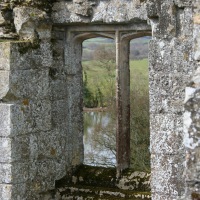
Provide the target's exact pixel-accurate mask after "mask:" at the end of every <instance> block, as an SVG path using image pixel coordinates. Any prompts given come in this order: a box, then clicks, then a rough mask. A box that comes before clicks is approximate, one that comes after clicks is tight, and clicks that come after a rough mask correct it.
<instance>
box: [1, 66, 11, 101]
mask: <svg viewBox="0 0 200 200" xmlns="http://www.w3.org/2000/svg"><path fill="white" fill-rule="evenodd" d="M9 76H10V73H9V71H1V70H0V99H3V98H4V97H5V96H6V95H7V94H8V91H9V86H10V85H9Z"/></svg>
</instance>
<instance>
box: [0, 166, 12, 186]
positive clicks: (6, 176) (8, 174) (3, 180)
mask: <svg viewBox="0 0 200 200" xmlns="http://www.w3.org/2000/svg"><path fill="white" fill-rule="evenodd" d="M11 168H12V165H11V164H6V163H1V164H0V184H9V183H11V182H12V170H11Z"/></svg>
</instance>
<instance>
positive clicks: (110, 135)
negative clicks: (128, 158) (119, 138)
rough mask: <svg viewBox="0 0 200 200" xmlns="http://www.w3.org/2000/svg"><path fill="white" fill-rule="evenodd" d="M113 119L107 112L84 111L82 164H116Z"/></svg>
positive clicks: (107, 165) (106, 165)
mask: <svg viewBox="0 0 200 200" xmlns="http://www.w3.org/2000/svg"><path fill="white" fill-rule="evenodd" d="M115 138H116V137H115V119H114V117H112V115H111V114H110V113H109V112H94V111H92V112H84V156H85V158H84V164H87V165H92V166H104V167H110V166H115V165H116V141H115Z"/></svg>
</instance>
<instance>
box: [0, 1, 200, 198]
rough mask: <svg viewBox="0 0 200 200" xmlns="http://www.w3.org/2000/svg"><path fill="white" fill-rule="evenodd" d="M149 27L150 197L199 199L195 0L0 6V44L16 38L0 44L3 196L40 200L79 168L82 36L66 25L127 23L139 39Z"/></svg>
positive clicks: (198, 4)
mask: <svg viewBox="0 0 200 200" xmlns="http://www.w3.org/2000/svg"><path fill="white" fill-rule="evenodd" d="M147 21H148V23H149V24H151V27H152V36H153V37H152V40H151V42H150V45H149V47H150V53H149V85H150V115H151V116H150V118H151V154H152V184H151V187H152V199H153V200H172V199H173V200H178V199H180V198H181V197H182V199H184V200H189V199H191V200H192V199H195V198H196V199H198V197H199V196H198V195H199V193H200V191H199V188H200V185H199V173H200V172H199V151H200V150H199V106H200V105H199V101H200V99H199V82H200V81H199V61H200V34H199V33H200V1H199V0H194V1H191V0H160V1H157V0H147V1H142V0H134V1H129V0H125V1H120V0H110V1H104V0H101V1H97V0H84V1H83V0H73V1H72V0H68V1H66V0H65V1H64V0H59V1H54V0H49V1H43V0H14V1H9V0H2V1H1V2H0V38H3V39H19V38H20V40H22V41H15V42H5V41H4V42H1V43H0V148H1V151H0V163H1V164H0V199H3V200H7V199H8V200H11V199H13V200H15V199H20V200H25V199H26V200H29V199H31V200H32V199H39V193H40V192H46V191H48V190H50V189H53V188H54V183H55V180H57V179H61V178H62V177H63V176H64V175H65V174H66V171H67V170H69V169H70V168H71V167H73V166H75V165H78V164H80V163H81V162H82V161H83V140H82V133H83V115H82V100H81V99H82V98H81V96H82V84H83V83H82V74H81V73H82V72H81V70H82V69H81V42H82V41H83V40H84V39H86V38H89V36H87V37H85V38H82V39H80V40H74V38H75V37H76V35H75V34H76V33H77V34H80V33H79V31H80V30H78V29H76V31H74V32H73V31H72V32H70V31H69V29H70V26H71V25H74V24H81V25H82V27H83V26H84V25H86V24H89V25H91V24H104V25H106V26H107V27H108V28H107V29H104V30H107V32H108V34H111V33H110V32H109V31H110V30H109V29H110V28H111V26H110V25H111V24H115V25H116V27H117V26H118V25H119V26H120V28H122V27H127V24H128V26H129V25H130V26H129V28H130V27H133V25H134V26H135V27H138V29H137V28H136V29H134V30H137V31H138V32H139V33H138V36H141V35H148V34H147V32H145V31H144V30H145V29H144V27H146V26H147ZM144 23H145V25H144ZM52 27H53V28H52ZM116 29H118V28H116ZM122 29H123V28H122ZM81 30H82V33H87V32H88V30H89V29H88V30H87V28H86V29H84V31H83V29H81ZM90 30H91V31H93V32H94V31H96V30H93V29H90ZM125 32H126V31H125ZM140 33H141V34H140ZM112 34H113V33H112ZM112 34H111V35H112ZM112 37H113V36H112ZM130 38H131V36H130ZM132 38H133V37H132ZM23 40H24V41H23ZM27 41H29V42H27ZM127 58H128V57H127ZM196 69H197V70H196ZM195 70H196V74H195V75H194V71H195ZM191 77H193V79H192V82H190V80H191ZM189 82H190V83H189ZM187 83H189V84H188V85H187ZM186 86H188V87H187V90H186V100H185V115H184V124H185V126H184V128H183V112H184V103H183V100H184V89H185V87H186ZM183 130H184V135H185V136H184V138H185V139H184V143H183ZM184 147H185V148H186V169H185V177H186V183H187V186H186V192H185V196H184V194H183V193H184V186H185V185H184V184H185V179H184V176H183V172H184V167H185V166H184V163H185V159H184V155H185V153H184Z"/></svg>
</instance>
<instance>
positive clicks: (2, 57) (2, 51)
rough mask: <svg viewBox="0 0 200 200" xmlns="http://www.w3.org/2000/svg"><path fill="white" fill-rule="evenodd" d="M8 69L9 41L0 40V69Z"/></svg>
mask: <svg viewBox="0 0 200 200" xmlns="http://www.w3.org/2000/svg"><path fill="white" fill-rule="evenodd" d="M9 69H10V43H9V42H0V70H9ZM0 80H1V79H0Z"/></svg>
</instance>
